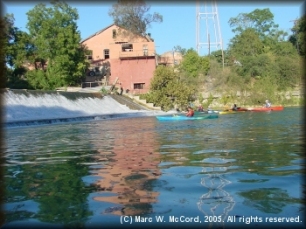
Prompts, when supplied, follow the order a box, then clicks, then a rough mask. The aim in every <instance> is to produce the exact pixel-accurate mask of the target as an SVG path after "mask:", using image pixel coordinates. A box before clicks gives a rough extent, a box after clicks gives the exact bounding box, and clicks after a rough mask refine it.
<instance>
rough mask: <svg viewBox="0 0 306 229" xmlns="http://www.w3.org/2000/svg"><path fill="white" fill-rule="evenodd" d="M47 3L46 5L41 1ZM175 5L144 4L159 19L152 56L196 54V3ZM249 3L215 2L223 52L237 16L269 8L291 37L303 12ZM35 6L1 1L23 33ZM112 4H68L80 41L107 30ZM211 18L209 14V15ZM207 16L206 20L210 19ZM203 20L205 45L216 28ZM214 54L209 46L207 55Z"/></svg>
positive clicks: (299, 6) (288, 4) (299, 5)
mask: <svg viewBox="0 0 306 229" xmlns="http://www.w3.org/2000/svg"><path fill="white" fill-rule="evenodd" d="M43 2H44V3H48V2H47V1H43ZM178 2H179V3H172V2H170V1H164V2H163V1H151V2H150V1H147V4H148V5H150V6H151V10H150V12H151V13H153V12H157V13H160V14H161V15H162V16H163V22H162V23H152V25H151V27H150V28H149V29H148V32H149V33H151V36H152V38H153V39H154V40H155V45H156V52H157V53H158V54H162V53H164V52H167V51H170V50H172V49H173V47H174V46H177V45H179V46H181V47H182V48H186V49H189V48H194V49H195V50H196V44H197V42H196V21H197V20H196V1H178ZM250 2H251V3H248V4H245V3H242V2H239V3H230V2H229V1H220V2H219V3H218V2H217V10H218V18H219V24H220V31H221V38H222V41H223V48H224V49H226V48H227V46H228V43H229V41H230V39H231V38H233V37H234V34H233V33H232V32H231V29H232V28H230V26H229V23H228V21H229V19H230V18H232V17H237V16H238V14H239V13H250V12H252V11H253V10H255V9H264V8H269V9H270V11H271V12H272V13H273V15H274V22H275V23H276V24H278V25H279V29H282V30H284V31H287V32H288V33H289V34H290V33H291V28H292V27H293V23H294V22H293V20H295V19H297V18H299V17H300V16H301V15H302V13H303V12H304V11H303V10H304V9H303V1H281V2H267V3H264V2H263V1H258V3H256V1H250ZM37 3H38V1H36V2H27V3H23V2H9V1H3V4H4V6H5V8H4V10H5V13H13V14H14V17H15V26H16V27H19V28H20V29H21V30H23V31H27V29H26V24H27V15H26V13H27V12H28V11H29V10H31V9H32V8H33V7H34V6H35V4H37ZM113 3H115V1H107V2H104V1H101V3H100V2H98V1H94V2H90V1H89V2H87V1H83V2H81V1H76V2H73V1H72V2H69V1H68V4H69V5H71V6H72V7H74V8H76V9H77V10H78V13H79V16H80V18H79V20H78V22H77V23H78V28H79V30H80V32H81V37H82V39H84V38H86V37H88V36H90V35H92V34H94V33H95V32H97V31H99V30H101V29H103V28H105V27H107V26H109V25H110V24H112V23H113V21H112V18H111V17H110V16H109V15H108V12H109V10H110V9H111V7H112V4H113ZM211 3H212V2H208V3H207V5H206V6H207V8H206V9H207V12H212V8H211V7H210V6H211ZM201 6H202V7H201V10H200V12H201V13H202V12H204V7H203V6H204V1H203V2H201ZM211 15H212V14H211ZM211 15H210V17H211ZM205 22H206V21H205V19H204V18H203V19H201V20H200V23H201V24H200V28H199V31H200V34H201V37H200V41H199V42H202V43H208V40H207V31H208V32H209V34H214V31H215V30H214V29H213V26H211V25H213V22H215V25H216V28H218V26H217V20H213V19H208V23H209V25H210V26H209V29H208V30H207V29H206V28H207V27H205ZM215 41H216V40H215V37H214V36H211V40H210V42H211V43H213V42H215ZM214 50H216V48H214V47H213V46H211V51H214ZM207 53H208V46H204V47H202V48H201V50H200V54H203V55H204V54H207Z"/></svg>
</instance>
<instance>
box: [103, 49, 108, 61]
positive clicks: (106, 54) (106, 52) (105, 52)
mask: <svg viewBox="0 0 306 229" xmlns="http://www.w3.org/2000/svg"><path fill="white" fill-rule="evenodd" d="M104 59H109V49H104Z"/></svg>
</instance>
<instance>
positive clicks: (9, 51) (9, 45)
mask: <svg viewBox="0 0 306 229" xmlns="http://www.w3.org/2000/svg"><path fill="white" fill-rule="evenodd" d="M14 22H15V18H14V15H13V14H6V15H4V17H3V23H4V26H3V50H4V53H5V55H4V61H5V68H6V82H5V83H6V86H7V87H10V88H28V87H29V85H28V84H27V81H26V80H25V79H24V75H25V73H26V69H25V67H24V64H25V62H24V59H27V58H28V57H29V56H30V55H31V50H32V49H33V46H32V44H31V42H30V37H29V35H28V34H27V33H26V32H23V31H21V30H19V28H17V27H15V26H14Z"/></svg>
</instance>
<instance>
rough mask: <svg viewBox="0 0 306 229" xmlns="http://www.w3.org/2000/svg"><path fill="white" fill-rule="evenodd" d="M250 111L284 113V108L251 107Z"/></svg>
mask: <svg viewBox="0 0 306 229" xmlns="http://www.w3.org/2000/svg"><path fill="white" fill-rule="evenodd" d="M248 110H249V111H282V110H284V107H283V106H272V107H250V108H248Z"/></svg>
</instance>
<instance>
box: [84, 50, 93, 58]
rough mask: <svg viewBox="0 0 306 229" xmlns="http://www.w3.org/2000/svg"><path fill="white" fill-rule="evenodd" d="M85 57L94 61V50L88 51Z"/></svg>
mask: <svg viewBox="0 0 306 229" xmlns="http://www.w3.org/2000/svg"><path fill="white" fill-rule="evenodd" d="M85 56H86V58H87V60H92V50H86V51H85Z"/></svg>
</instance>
